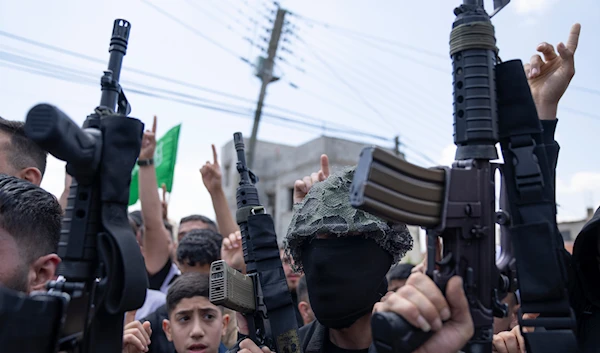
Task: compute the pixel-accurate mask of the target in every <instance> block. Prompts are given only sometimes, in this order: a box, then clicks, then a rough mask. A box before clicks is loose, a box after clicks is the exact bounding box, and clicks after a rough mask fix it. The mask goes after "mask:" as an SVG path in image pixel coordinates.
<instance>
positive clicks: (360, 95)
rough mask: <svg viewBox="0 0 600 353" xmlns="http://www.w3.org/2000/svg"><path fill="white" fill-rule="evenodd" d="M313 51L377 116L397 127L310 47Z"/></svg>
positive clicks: (392, 126)
mask: <svg viewBox="0 0 600 353" xmlns="http://www.w3.org/2000/svg"><path fill="white" fill-rule="evenodd" d="M309 50H310V51H311V53H312V54H313V55H314V56H315V58H317V60H319V61H320V62H321V63H322V64H323V65H325V66H326V67H327V68H328V69H329V71H331V73H332V74H333V75H334V76H335V77H336V78H337V79H338V80H339V81H340V82H342V83H343V84H344V85H345V86H346V87H348V88H349V89H350V90H352V91H353V92H354V93H355V94H356V97H358V99H360V100H361V101H362V102H363V103H364V104H365V105H366V106H367V107H368V108H369V109H371V110H372V111H373V112H374V113H375V114H376V115H377V116H379V117H380V118H381V120H383V121H385V122H386V123H388V124H389V125H390V127H391V128H395V127H394V125H393V124H391V123H390V122H389V121H388V120H387V119H386V118H385V117H384V116H383V115H382V114H381V113H380V112H379V110H377V108H375V107H374V106H373V105H371V103H369V101H367V100H366V99H365V98H364V97H363V96H362V94H361V93H360V92H359V91H358V90H357V89H356V88H355V87H354V86H352V85H351V84H349V83H348V82H347V81H346V80H344V78H343V77H341V76H340V75H339V74H338V73H337V72H336V71H335V69H334V68H333V67H332V66H331V65H329V64H328V63H327V62H326V61H325V60H323V58H321V56H319V54H317V53H316V52H315V51H314V50H312V49H310V48H309Z"/></svg>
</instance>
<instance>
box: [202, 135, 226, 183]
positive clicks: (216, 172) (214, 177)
mask: <svg viewBox="0 0 600 353" xmlns="http://www.w3.org/2000/svg"><path fill="white" fill-rule="evenodd" d="M211 146H212V151H213V162H212V163H210V162H209V161H206V164H205V165H203V166H202V168H201V169H200V174H202V182H203V183H204V186H205V187H206V190H208V192H209V193H213V192H215V191H218V190H219V189H221V188H222V187H223V185H222V184H221V183H222V179H223V176H222V174H221V167H220V166H219V161H218V156H217V149H216V148H215V145H211Z"/></svg>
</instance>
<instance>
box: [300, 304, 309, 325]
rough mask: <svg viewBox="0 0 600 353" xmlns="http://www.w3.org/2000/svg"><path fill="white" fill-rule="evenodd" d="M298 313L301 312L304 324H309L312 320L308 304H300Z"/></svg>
mask: <svg viewBox="0 0 600 353" xmlns="http://www.w3.org/2000/svg"><path fill="white" fill-rule="evenodd" d="M298 311H299V312H300V315H301V316H302V319H303V320H304V322H307V321H308V320H309V319H310V314H309V311H310V304H308V303H307V302H299V303H298Z"/></svg>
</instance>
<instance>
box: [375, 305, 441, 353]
mask: <svg viewBox="0 0 600 353" xmlns="http://www.w3.org/2000/svg"><path fill="white" fill-rule="evenodd" d="M371 330H372V332H373V344H374V345H375V348H377V352H378V353H412V352H414V351H415V350H417V348H419V347H420V346H421V345H422V344H423V343H425V342H426V341H427V340H428V339H429V338H431V336H433V334H434V332H433V331H429V332H425V331H423V330H421V329H419V328H417V327H414V326H413V325H411V324H410V323H409V322H408V321H406V319H404V318H403V317H402V316H400V315H398V314H396V313H391V312H378V313H374V314H373V316H372V317H371Z"/></svg>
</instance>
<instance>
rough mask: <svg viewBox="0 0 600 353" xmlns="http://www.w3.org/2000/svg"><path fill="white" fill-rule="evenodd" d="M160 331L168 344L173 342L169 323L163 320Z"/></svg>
mask: <svg viewBox="0 0 600 353" xmlns="http://www.w3.org/2000/svg"><path fill="white" fill-rule="evenodd" d="M162 329H163V331H164V332H165V336H167V339H168V340H169V342H173V338H171V321H169V320H167V319H164V320H163V322H162Z"/></svg>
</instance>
